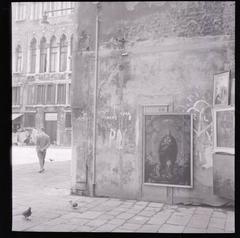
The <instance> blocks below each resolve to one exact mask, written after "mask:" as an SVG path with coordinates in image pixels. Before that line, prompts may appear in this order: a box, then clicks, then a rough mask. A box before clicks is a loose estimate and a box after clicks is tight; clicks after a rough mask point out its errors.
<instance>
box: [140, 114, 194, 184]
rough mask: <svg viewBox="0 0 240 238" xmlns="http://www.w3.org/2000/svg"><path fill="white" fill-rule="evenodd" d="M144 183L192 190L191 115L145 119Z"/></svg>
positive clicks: (167, 115) (159, 116)
mask: <svg viewBox="0 0 240 238" xmlns="http://www.w3.org/2000/svg"><path fill="white" fill-rule="evenodd" d="M144 133H145V135H144V139H145V143H143V144H145V148H144V150H145V152H144V183H145V184H147V183H150V184H152V183H155V184H159V185H163V186H172V187H173V186H176V187H190V188H191V187H192V186H193V181H192V115H191V114H177V113H163V114H160V115H145V124H144Z"/></svg>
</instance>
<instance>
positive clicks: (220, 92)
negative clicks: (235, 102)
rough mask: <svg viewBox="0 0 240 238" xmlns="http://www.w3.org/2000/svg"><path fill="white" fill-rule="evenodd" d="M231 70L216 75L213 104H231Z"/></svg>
mask: <svg viewBox="0 0 240 238" xmlns="http://www.w3.org/2000/svg"><path fill="white" fill-rule="evenodd" d="M229 79H230V71H228V72H224V73H221V74H216V75H214V78H213V81H214V83H213V105H214V106H222V105H224V106H227V105H228V104H229V82H230V81H229Z"/></svg>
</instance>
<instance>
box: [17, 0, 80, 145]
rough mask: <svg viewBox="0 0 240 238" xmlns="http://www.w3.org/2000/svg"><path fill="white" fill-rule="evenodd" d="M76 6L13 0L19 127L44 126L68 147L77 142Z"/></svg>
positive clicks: (58, 143) (52, 140)
mask: <svg viewBox="0 0 240 238" xmlns="http://www.w3.org/2000/svg"><path fill="white" fill-rule="evenodd" d="M75 4H76V3H74V2H18V3H17V2H16V3H12V113H13V116H12V121H13V131H16V130H17V129H18V128H19V127H21V128H25V127H31V128H40V127H44V128H45V130H46V132H47V134H48V135H49V136H50V139H51V143H52V144H56V145H66V146H69V145H71V134H72V126H71V107H70V103H71V102H70V100H71V97H70V91H71V77H72V45H73V31H74V24H73V13H74V7H75ZM45 16H47V18H44V17H45ZM44 20H45V21H44Z"/></svg>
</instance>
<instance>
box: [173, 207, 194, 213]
mask: <svg viewBox="0 0 240 238" xmlns="http://www.w3.org/2000/svg"><path fill="white" fill-rule="evenodd" d="M176 211H177V212H181V213H187V214H193V213H194V212H195V211H196V207H188V206H186V207H178V208H177V209H176Z"/></svg>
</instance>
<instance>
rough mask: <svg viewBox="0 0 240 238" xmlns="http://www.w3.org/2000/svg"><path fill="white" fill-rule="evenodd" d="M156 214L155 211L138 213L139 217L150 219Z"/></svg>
mask: <svg viewBox="0 0 240 238" xmlns="http://www.w3.org/2000/svg"><path fill="white" fill-rule="evenodd" d="M155 213H156V212H155V211H141V212H139V213H138V215H139V216H145V217H152V216H153V215H154V214H155Z"/></svg>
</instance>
